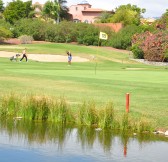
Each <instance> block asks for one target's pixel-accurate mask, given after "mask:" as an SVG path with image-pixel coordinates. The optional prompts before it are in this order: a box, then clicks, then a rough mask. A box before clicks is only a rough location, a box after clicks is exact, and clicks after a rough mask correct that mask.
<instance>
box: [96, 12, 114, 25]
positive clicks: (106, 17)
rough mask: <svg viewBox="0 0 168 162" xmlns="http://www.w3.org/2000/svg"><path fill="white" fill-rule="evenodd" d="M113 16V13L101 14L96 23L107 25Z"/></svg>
mask: <svg viewBox="0 0 168 162" xmlns="http://www.w3.org/2000/svg"><path fill="white" fill-rule="evenodd" d="M112 16H113V13H110V12H106V11H105V12H103V13H102V14H101V15H100V17H97V20H96V22H98V23H99V22H100V23H108V22H110V18H111V17H112Z"/></svg>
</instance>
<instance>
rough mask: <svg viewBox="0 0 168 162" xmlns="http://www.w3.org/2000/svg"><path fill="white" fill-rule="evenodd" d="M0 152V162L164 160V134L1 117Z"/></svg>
mask: <svg viewBox="0 0 168 162" xmlns="http://www.w3.org/2000/svg"><path fill="white" fill-rule="evenodd" d="M0 155H1V156H0V161H2V162H11V161H15V162H16V161H21V162H30V161H31V162H37V161H40V162H56V161H58V162H71V161H72V162H79V161H80V162H106V161H107V162H108V161H109V162H111V161H114V162H122V161H124V162H125V161H129V162H133V161H136V162H142V161H143V162H155V161H159V162H166V161H167V159H168V138H166V137H164V136H158V135H154V134H150V135H149V134H141V135H140V134H138V135H136V136H134V135H133V134H132V133H125V134H124V133H122V132H119V131H118V132H116V131H113V130H111V131H109V130H103V131H96V130H95V129H94V128H87V127H81V128H75V127H70V126H66V127H64V126H62V125H61V124H56V123H46V122H37V121H33V122H30V121H24V120H2V121H1V123H0Z"/></svg>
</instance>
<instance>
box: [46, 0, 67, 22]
mask: <svg viewBox="0 0 168 162" xmlns="http://www.w3.org/2000/svg"><path fill="white" fill-rule="evenodd" d="M65 3H67V1H66V0H54V1H47V2H46V3H45V5H44V8H43V16H45V17H49V18H53V19H55V21H56V22H57V23H59V22H60V19H61V18H64V17H66V15H67V14H68V9H67V7H66V6H65V5H64V4H65Z"/></svg>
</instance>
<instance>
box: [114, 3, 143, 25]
mask: <svg viewBox="0 0 168 162" xmlns="http://www.w3.org/2000/svg"><path fill="white" fill-rule="evenodd" d="M145 11H146V10H145V9H141V8H139V7H137V6H136V5H131V4H127V5H121V6H119V7H118V8H116V12H115V14H114V15H113V16H112V17H111V22H114V23H118V22H121V23H123V25H124V26H126V25H131V24H135V25H139V24H140V18H141V17H142V16H141V13H145Z"/></svg>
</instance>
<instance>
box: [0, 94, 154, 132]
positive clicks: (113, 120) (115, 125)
mask: <svg viewBox="0 0 168 162" xmlns="http://www.w3.org/2000/svg"><path fill="white" fill-rule="evenodd" d="M0 103H1V104H0V112H1V113H0V116H1V118H13V119H18V118H19V119H20V118H24V119H30V120H41V121H51V122H56V123H61V124H64V125H66V124H73V125H74V126H91V127H95V128H102V129H107V128H108V129H117V130H118V129H120V130H130V131H134V132H145V131H153V127H152V124H151V123H150V122H149V121H148V119H147V118H146V117H144V116H143V117H141V118H139V120H136V119H134V118H133V116H131V114H128V113H123V114H122V115H121V114H120V116H119V115H117V113H116V112H115V110H114V106H113V103H112V102H108V103H106V104H105V105H103V106H101V107H100V106H97V105H96V103H95V102H94V101H93V100H92V101H88V102H86V101H85V102H83V103H82V104H79V105H78V108H77V109H74V108H73V107H72V106H70V105H69V104H68V103H67V101H66V100H65V98H63V97H61V98H49V97H48V96H27V95H26V96H20V95H18V94H14V93H11V94H9V95H5V96H2V98H1V102H0Z"/></svg>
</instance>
